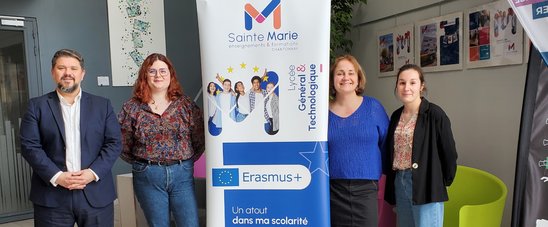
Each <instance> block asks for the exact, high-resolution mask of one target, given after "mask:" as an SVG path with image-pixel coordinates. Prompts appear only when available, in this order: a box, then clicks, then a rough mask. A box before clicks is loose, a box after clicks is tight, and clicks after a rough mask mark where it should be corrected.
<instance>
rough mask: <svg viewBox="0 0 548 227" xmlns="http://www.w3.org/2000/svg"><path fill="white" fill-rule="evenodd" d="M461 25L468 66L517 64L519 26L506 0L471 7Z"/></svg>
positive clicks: (520, 58) (520, 41) (520, 39)
mask: <svg viewBox="0 0 548 227" xmlns="http://www.w3.org/2000/svg"><path fill="white" fill-rule="evenodd" d="M466 15H467V16H466V21H465V26H464V33H465V34H466V36H465V42H464V46H465V49H466V51H465V55H466V56H465V59H466V66H467V67H468V68H478V67H489V66H497V65H511V64H521V63H522V62H523V29H522V27H521V24H520V23H519V21H518V20H517V17H516V15H515V13H514V10H513V9H512V7H510V5H509V4H508V2H507V1H498V2H493V3H490V4H485V5H482V6H478V7H475V8H471V9H469V10H468V12H467V13H466Z"/></svg>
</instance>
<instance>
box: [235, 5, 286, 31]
mask: <svg viewBox="0 0 548 227" xmlns="http://www.w3.org/2000/svg"><path fill="white" fill-rule="evenodd" d="M270 14H274V18H273V21H274V28H275V29H280V27H281V26H282V17H281V15H282V6H281V5H280V0H272V1H271V2H270V3H269V4H268V5H267V6H266V8H264V9H263V11H262V12H260V13H259V11H258V10H257V9H255V7H253V6H252V5H251V4H250V3H247V4H245V12H244V19H245V29H246V30H248V31H249V30H251V29H252V28H253V19H255V21H257V22H259V23H263V22H264V21H265V20H266V18H267V17H268V16H269V15H270Z"/></svg>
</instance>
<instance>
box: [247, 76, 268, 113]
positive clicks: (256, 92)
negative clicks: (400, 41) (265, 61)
mask: <svg viewBox="0 0 548 227" xmlns="http://www.w3.org/2000/svg"><path fill="white" fill-rule="evenodd" d="M263 78H266V69H265V70H264V74H263ZM251 86H252V87H251V89H250V90H249V102H250V109H249V111H250V112H253V110H254V109H255V107H257V106H259V107H261V106H264V102H263V101H264V97H265V96H266V91H265V90H263V89H262V88H261V77H259V76H253V77H252V78H251Z"/></svg>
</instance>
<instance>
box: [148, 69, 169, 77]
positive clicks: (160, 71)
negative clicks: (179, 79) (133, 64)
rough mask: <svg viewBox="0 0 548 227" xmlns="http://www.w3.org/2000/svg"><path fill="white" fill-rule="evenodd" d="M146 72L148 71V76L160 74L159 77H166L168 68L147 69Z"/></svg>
mask: <svg viewBox="0 0 548 227" xmlns="http://www.w3.org/2000/svg"><path fill="white" fill-rule="evenodd" d="M147 73H148V76H150V77H155V76H157V75H160V76H161V77H166V76H168V75H169V70H168V69H166V68H161V69H149V70H148V72H147Z"/></svg>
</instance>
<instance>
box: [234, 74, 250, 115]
mask: <svg viewBox="0 0 548 227" xmlns="http://www.w3.org/2000/svg"><path fill="white" fill-rule="evenodd" d="M234 90H235V91H236V114H235V115H236V122H242V121H243V120H245V118H246V117H247V115H249V112H250V111H249V107H250V106H249V94H248V93H245V86H244V83H243V82H242V81H238V82H236V84H235V85H234Z"/></svg>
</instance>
